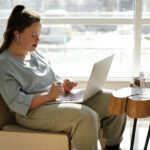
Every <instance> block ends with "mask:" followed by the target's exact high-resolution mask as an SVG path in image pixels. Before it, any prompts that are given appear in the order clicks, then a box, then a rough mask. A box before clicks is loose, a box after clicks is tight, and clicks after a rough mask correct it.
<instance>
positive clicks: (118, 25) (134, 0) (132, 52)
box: [0, 0, 150, 79]
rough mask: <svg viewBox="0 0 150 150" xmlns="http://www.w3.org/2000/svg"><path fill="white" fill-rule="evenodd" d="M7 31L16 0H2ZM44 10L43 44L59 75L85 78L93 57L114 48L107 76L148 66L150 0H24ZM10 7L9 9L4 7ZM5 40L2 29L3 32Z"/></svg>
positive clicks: (127, 73) (1, 19)
mask: <svg viewBox="0 0 150 150" xmlns="http://www.w3.org/2000/svg"><path fill="white" fill-rule="evenodd" d="M0 2H1V6H0V7H1V8H2V9H0V25H1V26H0V28H1V33H2V32H3V31H4V27H5V25H6V21H7V17H8V16H9V14H10V10H11V9H12V8H13V7H14V6H15V5H16V4H17V3H16V1H15V0H11V1H10V0H5V1H3V0H0ZM20 3H21V4H24V5H25V6H27V7H30V8H32V9H34V10H36V11H38V12H39V13H40V14H41V16H42V23H43V28H42V33H41V41H40V43H39V49H41V51H42V52H43V53H44V54H45V56H47V57H48V59H50V60H51V64H52V66H53V68H54V69H55V71H56V72H57V73H58V74H59V75H61V76H69V77H78V78H86V77H88V76H89V74H90V70H91V67H92V65H93V63H94V62H95V61H97V60H99V59H101V58H102V57H104V56H106V55H109V54H110V53H115V58H114V60H113V64H112V66H111V69H110V73H109V77H111V78H114V79H115V78H116V79H119V78H120V79H121V78H122V79H126V78H131V77H132V76H135V75H137V74H138V72H139V71H141V70H144V71H150V68H149V67H148V64H149V55H150V53H149V47H150V46H149V45H150V44H149V40H150V34H149V32H150V19H149V18H150V13H149V12H150V9H149V8H150V7H149V5H150V2H149V0H143V3H142V1H139V0H92V1H91V0H80V1H74V0H57V1H55V0H43V1H40V0H38V1H37V0H32V1H29V0H26V1H23V0H22V1H20ZM6 12H7V13H6ZM0 40H2V34H0Z"/></svg>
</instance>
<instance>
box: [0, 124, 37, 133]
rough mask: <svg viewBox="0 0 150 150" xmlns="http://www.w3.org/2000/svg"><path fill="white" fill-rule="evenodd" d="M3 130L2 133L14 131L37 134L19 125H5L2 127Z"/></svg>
mask: <svg viewBox="0 0 150 150" xmlns="http://www.w3.org/2000/svg"><path fill="white" fill-rule="evenodd" d="M3 130H4V131H14V132H37V131H34V130H30V129H26V128H23V127H21V126H19V125H5V126H4V127H3Z"/></svg>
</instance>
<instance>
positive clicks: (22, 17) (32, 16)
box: [0, 5, 40, 53]
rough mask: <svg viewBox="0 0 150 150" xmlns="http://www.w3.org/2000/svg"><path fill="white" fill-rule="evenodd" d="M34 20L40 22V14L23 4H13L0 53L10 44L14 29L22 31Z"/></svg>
mask: <svg viewBox="0 0 150 150" xmlns="http://www.w3.org/2000/svg"><path fill="white" fill-rule="evenodd" d="M34 22H40V16H39V15H38V13H36V12H34V11H33V10H30V9H26V8H25V7H24V6H23V5H17V6H15V7H14V9H13V11H12V13H11V14H10V17H9V19H8V22H7V27H6V31H5V33H4V41H3V43H2V45H1V47H0V53H2V52H3V51H4V50H5V49H7V48H8V47H9V46H10V44H11V42H12V40H13V39H14V31H18V32H23V31H24V30H25V29H26V28H28V27H29V26H31V25H32V24H33V23H34Z"/></svg>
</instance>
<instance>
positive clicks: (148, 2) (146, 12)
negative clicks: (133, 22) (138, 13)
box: [142, 0, 150, 18]
mask: <svg viewBox="0 0 150 150" xmlns="http://www.w3.org/2000/svg"><path fill="white" fill-rule="evenodd" d="M142 6H143V7H142V10H143V12H142V16H143V18H149V17H150V0H143V5H142Z"/></svg>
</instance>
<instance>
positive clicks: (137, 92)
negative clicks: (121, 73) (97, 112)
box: [108, 87, 150, 150]
mask: <svg viewBox="0 0 150 150" xmlns="http://www.w3.org/2000/svg"><path fill="white" fill-rule="evenodd" d="M149 90H150V89H149ZM108 110H109V112H110V113H111V114H114V115H119V114H123V113H125V114H127V115H128V116H129V117H131V118H134V123H133V130H132V138H131V145H130V150H133V147H134V138H135V132H136V125H137V119H138V118H146V117H149V116H150V91H149V94H143V93H142V91H141V88H140V87H127V88H122V89H119V90H117V91H115V92H113V94H112V98H111V100H110V103H109V106H108ZM149 137H150V126H149V130H148V133H147V138H146V142H145V146H144V150H147V146H148V142H149Z"/></svg>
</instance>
